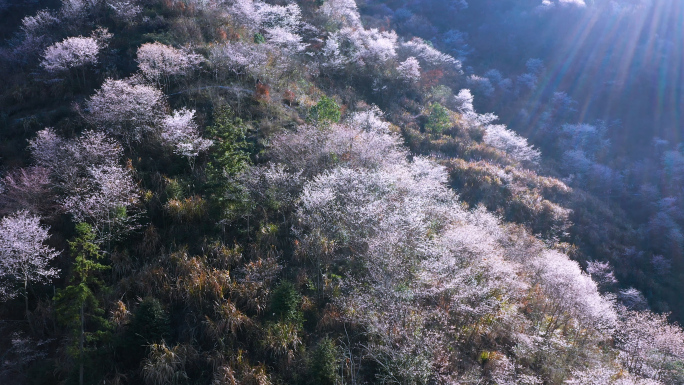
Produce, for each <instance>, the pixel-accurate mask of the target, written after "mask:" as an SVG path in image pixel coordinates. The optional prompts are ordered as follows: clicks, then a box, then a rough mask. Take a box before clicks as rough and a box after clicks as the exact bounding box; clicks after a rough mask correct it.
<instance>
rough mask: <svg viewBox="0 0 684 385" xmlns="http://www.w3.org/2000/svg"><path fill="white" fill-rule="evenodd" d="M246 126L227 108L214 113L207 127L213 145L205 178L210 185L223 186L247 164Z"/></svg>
mask: <svg viewBox="0 0 684 385" xmlns="http://www.w3.org/2000/svg"><path fill="white" fill-rule="evenodd" d="M246 132H247V126H246V125H245V124H244V122H243V121H242V119H240V118H238V117H236V116H235V114H234V113H233V111H231V110H230V108H228V107H222V108H219V109H218V110H217V111H215V113H214V124H213V125H212V126H210V127H207V133H208V135H209V136H210V137H211V138H212V139H213V140H214V142H215V145H214V147H213V150H212V151H211V153H210V161H209V164H208V165H207V176H208V178H209V181H210V184H213V185H215V186H216V185H220V186H222V185H223V181H224V180H225V179H226V178H227V177H230V176H234V175H237V174H239V173H240V172H241V171H242V170H244V169H245V168H246V167H247V165H248V164H249V152H248V144H247V141H246Z"/></svg>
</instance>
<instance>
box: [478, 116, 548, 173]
mask: <svg viewBox="0 0 684 385" xmlns="http://www.w3.org/2000/svg"><path fill="white" fill-rule="evenodd" d="M484 142H485V143H486V144H488V145H490V146H492V147H495V148H498V149H499V150H502V151H504V152H505V153H507V154H508V155H510V156H511V158H513V159H515V160H516V161H518V162H521V163H524V164H527V165H532V166H536V165H537V164H538V163H539V160H540V157H541V153H540V152H539V150H537V149H534V148H533V147H532V146H531V145H530V144H528V143H527V139H525V138H523V137H522V136H520V135H518V134H516V133H515V132H513V131H511V130H509V129H507V128H506V126H504V125H502V124H497V125H489V126H487V127H486V128H485V136H484Z"/></svg>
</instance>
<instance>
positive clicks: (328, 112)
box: [309, 96, 342, 124]
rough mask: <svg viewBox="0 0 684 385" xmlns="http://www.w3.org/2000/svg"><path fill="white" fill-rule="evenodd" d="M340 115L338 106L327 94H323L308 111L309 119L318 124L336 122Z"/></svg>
mask: <svg viewBox="0 0 684 385" xmlns="http://www.w3.org/2000/svg"><path fill="white" fill-rule="evenodd" d="M341 117H342V113H341V111H340V106H339V105H338V104H337V103H335V100H333V99H332V98H329V97H327V96H323V97H322V98H321V100H320V101H319V102H318V103H317V104H316V105H315V106H313V107H311V110H310V111H309V120H310V121H312V122H315V123H319V124H327V123H337V122H339V121H340V118H341Z"/></svg>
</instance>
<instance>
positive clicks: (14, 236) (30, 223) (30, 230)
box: [0, 211, 59, 315]
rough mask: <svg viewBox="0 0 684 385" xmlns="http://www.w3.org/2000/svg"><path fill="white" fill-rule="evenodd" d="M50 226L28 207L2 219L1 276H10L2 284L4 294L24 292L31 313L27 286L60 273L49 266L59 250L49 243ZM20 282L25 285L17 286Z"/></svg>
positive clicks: (0, 232) (0, 291)
mask: <svg viewBox="0 0 684 385" xmlns="http://www.w3.org/2000/svg"><path fill="white" fill-rule="evenodd" d="M49 237H50V235H49V234H48V228H47V227H44V226H42V225H41V224H40V218H39V217H37V216H34V215H31V214H29V212H28V211H18V212H16V213H14V214H12V215H10V216H7V217H4V218H2V220H0V276H2V277H3V279H4V280H7V281H6V283H5V284H4V285H3V286H0V294H1V295H3V296H5V297H9V298H12V297H15V296H17V295H19V294H21V295H22V296H24V301H25V304H26V314H27V315H28V286H29V284H30V283H33V282H47V281H49V280H50V279H51V278H54V277H57V276H58V274H59V269H57V268H54V267H50V261H52V260H53V259H54V258H55V257H57V255H59V253H57V252H56V251H55V250H54V249H53V248H51V247H49V246H46V245H45V241H47V240H48V238H49ZM17 283H19V284H21V286H22V289H18V288H17V285H16V284H17Z"/></svg>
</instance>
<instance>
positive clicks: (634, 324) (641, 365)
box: [615, 309, 684, 383]
mask: <svg viewBox="0 0 684 385" xmlns="http://www.w3.org/2000/svg"><path fill="white" fill-rule="evenodd" d="M620 315H621V322H620V324H619V327H618V328H617V329H616V333H615V339H616V342H617V347H618V349H620V360H621V361H622V363H623V364H624V365H625V367H626V368H627V369H628V370H629V371H630V372H631V373H634V374H637V375H642V376H645V377H647V378H651V379H654V380H660V381H663V382H664V383H677V382H679V380H681V377H680V378H679V379H677V378H676V377H674V376H676V375H677V372H676V368H677V367H680V368H681V365H682V364H684V331H682V329H681V328H680V327H679V326H678V325H672V324H670V323H669V322H668V321H667V317H666V316H665V315H658V314H653V313H651V312H649V311H630V310H626V309H623V310H622V312H621V314H620Z"/></svg>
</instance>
